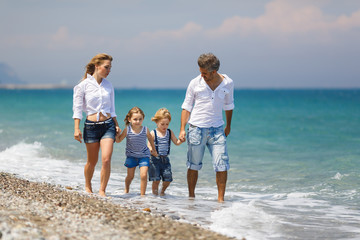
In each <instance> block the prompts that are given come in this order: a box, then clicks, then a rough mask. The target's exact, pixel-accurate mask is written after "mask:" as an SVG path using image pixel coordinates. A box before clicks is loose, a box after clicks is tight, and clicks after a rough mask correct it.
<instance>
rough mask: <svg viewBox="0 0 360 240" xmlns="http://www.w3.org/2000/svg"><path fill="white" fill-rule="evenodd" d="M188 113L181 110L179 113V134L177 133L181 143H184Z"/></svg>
mask: <svg viewBox="0 0 360 240" xmlns="http://www.w3.org/2000/svg"><path fill="white" fill-rule="evenodd" d="M189 117H190V112H189V111H187V110H185V109H183V110H182V112H181V123H180V133H179V139H180V141H182V142H185V141H186V131H185V127H186V124H187V122H188V121H189Z"/></svg>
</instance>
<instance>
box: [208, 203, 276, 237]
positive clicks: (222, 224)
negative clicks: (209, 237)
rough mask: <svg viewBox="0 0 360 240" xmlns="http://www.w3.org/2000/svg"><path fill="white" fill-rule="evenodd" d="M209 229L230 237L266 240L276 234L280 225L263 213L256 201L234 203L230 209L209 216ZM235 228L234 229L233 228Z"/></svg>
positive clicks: (274, 217)
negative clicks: (210, 220)
mask: <svg viewBox="0 0 360 240" xmlns="http://www.w3.org/2000/svg"><path fill="white" fill-rule="evenodd" d="M211 218H212V221H213V223H212V224H211V227H210V228H211V229H212V230H214V231H218V232H220V233H222V234H225V235H228V236H232V237H238V238H240V237H245V238H246V239H249V240H251V239H266V236H272V237H274V236H275V235H277V234H278V232H279V227H280V225H279V224H278V223H277V217H276V216H274V215H271V214H268V213H266V212H264V210H263V209H262V207H259V206H257V204H256V201H251V202H249V203H240V202H236V203H233V204H232V205H231V207H228V208H224V209H221V210H218V211H215V212H213V213H212V214H211ZM235 226H236V227H235Z"/></svg>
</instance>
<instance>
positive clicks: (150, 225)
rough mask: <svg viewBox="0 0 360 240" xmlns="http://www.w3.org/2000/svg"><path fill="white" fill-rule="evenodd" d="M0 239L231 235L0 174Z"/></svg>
mask: <svg viewBox="0 0 360 240" xmlns="http://www.w3.org/2000/svg"><path fill="white" fill-rule="evenodd" d="M0 239H4V240H5V239H6V240H8V239H14V240H15V239H104V240H105V239H187V240H189V239H231V238H229V237H226V236H223V235H220V234H217V233H215V232H213V231H210V230H208V229H204V228H202V227H200V226H197V225H193V224H189V223H184V222H180V221H177V220H174V219H171V218H169V217H166V216H165V215H161V214H153V213H151V209H131V208H127V207H124V206H121V205H119V204H114V203H112V202H111V199H109V198H101V197H98V196H97V195H89V194H85V193H81V192H78V191H75V190H72V189H71V188H69V187H65V186H57V185H51V184H48V183H39V182H31V181H28V180H26V179H21V178H19V177H17V176H16V175H14V174H8V173H4V172H1V173H0Z"/></svg>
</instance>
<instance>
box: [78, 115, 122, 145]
mask: <svg viewBox="0 0 360 240" xmlns="http://www.w3.org/2000/svg"><path fill="white" fill-rule="evenodd" d="M115 135H116V128H115V122H114V120H113V119H112V118H109V119H107V120H105V121H102V122H92V121H90V120H87V119H86V120H85V124H84V142H85V143H95V142H100V140H101V139H104V138H112V139H113V140H114V141H115Z"/></svg>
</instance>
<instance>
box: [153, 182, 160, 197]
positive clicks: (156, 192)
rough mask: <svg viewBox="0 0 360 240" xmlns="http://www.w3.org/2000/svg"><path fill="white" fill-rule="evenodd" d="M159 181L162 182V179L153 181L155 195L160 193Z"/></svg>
mask: <svg viewBox="0 0 360 240" xmlns="http://www.w3.org/2000/svg"><path fill="white" fill-rule="evenodd" d="M159 183H160V181H153V183H152V193H153V194H154V195H158V194H159Z"/></svg>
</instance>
